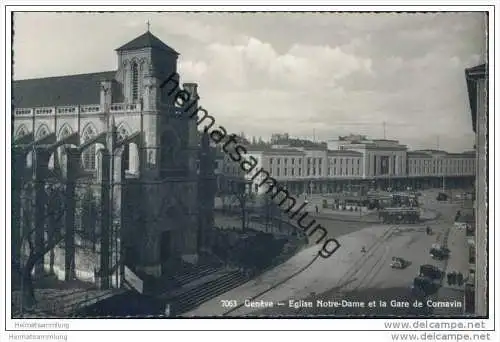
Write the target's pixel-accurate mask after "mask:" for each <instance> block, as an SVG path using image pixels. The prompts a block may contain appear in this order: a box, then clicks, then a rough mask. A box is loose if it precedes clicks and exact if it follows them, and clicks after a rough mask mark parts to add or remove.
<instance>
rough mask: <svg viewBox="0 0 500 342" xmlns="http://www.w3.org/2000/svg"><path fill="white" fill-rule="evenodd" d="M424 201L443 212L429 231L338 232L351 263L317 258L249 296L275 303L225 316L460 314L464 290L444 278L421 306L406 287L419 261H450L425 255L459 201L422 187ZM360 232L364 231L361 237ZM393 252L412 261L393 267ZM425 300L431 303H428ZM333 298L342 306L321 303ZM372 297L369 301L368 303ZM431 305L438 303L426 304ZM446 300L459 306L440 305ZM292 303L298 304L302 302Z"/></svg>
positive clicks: (443, 236)
mask: <svg viewBox="0 0 500 342" xmlns="http://www.w3.org/2000/svg"><path fill="white" fill-rule="evenodd" d="M422 202H423V203H422V205H423V207H426V208H432V209H433V210H436V211H438V212H439V213H440V214H441V215H440V216H439V217H438V218H437V219H436V220H435V221H432V222H429V223H428V225H429V226H430V227H431V228H432V230H433V234H432V235H426V233H425V227H426V225H427V223H424V224H421V225H390V226H384V225H375V226H372V227H370V228H366V229H364V230H362V231H360V232H357V233H358V234H357V238H356V240H357V241H358V243H355V241H352V240H351V239H349V235H348V236H345V237H341V238H340V243H341V244H342V246H343V248H350V250H349V252H348V253H347V254H348V259H349V267H347V268H345V267H339V266H341V265H339V262H340V264H345V263H346V262H347V261H348V260H346V258H343V257H342V255H334V256H332V257H331V258H329V259H321V258H320V259H318V260H317V261H316V262H314V263H313V264H312V265H311V266H310V267H309V268H308V269H307V270H305V271H304V272H302V273H300V274H298V275H297V276H295V277H294V278H293V279H291V280H290V281H289V282H285V283H283V284H281V285H278V286H277V287H275V288H273V289H272V290H270V291H268V292H267V293H265V294H263V295H262V296H259V297H257V298H254V299H253V301H261V300H262V301H264V302H273V303H274V304H275V306H274V307H272V308H266V309H262V310H255V308H251V307H248V306H242V307H240V308H238V309H236V310H234V311H232V312H230V313H229V314H228V315H229V316H305V315H336V316H347V315H356V316H358V315H363V316H364V315H367V316H371V315H377V316H393V315H394V316H416V315H418V316H421V315H422V316H429V315H445V316H456V315H459V314H460V313H462V312H463V308H462V307H459V306H460V304H457V302H458V303H462V304H463V290H462V289H452V288H450V287H448V286H447V285H446V284H444V282H443V285H444V286H443V287H442V288H441V289H439V290H438V291H437V293H435V294H433V295H431V296H429V297H428V298H426V299H425V300H423V303H422V306H421V307H419V306H418V305H417V307H414V302H415V298H413V297H412V295H411V292H410V286H411V284H412V281H413V278H414V277H415V276H417V274H418V270H419V267H420V265H422V264H431V265H435V266H437V267H439V268H440V269H441V270H444V271H446V270H447V265H448V261H446V260H445V261H437V260H433V259H432V258H431V257H430V255H429V249H430V247H431V245H432V244H433V243H436V242H439V243H442V242H443V240H444V239H446V238H447V236H448V234H449V230H450V229H453V228H452V226H453V219H454V215H455V213H456V210H457V209H458V204H452V203H441V202H437V201H436V200H435V194H434V191H430V192H426V193H425V194H424V195H423V197H422ZM327 227H328V225H327ZM329 230H331V231H332V234H334V233H335V230H336V229H335V228H329ZM361 233H363V234H364V236H361V235H360V234H361ZM370 233H371V234H372V235H373V237H372V238H371V239H370V238H367V236H368V234H370ZM363 240H364V241H366V242H363V243H364V246H365V247H366V253H362V252H361V247H362V246H361V244H360V243H359V242H360V241H363ZM455 253H456V252H455ZM462 253H464V254H465V253H466V251H465V250H463V251H462ZM343 254H345V251H344V253H343ZM394 256H396V257H401V258H404V259H406V260H408V261H410V265H409V266H408V267H407V268H405V269H393V268H391V267H390V263H391V259H392V257H394ZM451 258H453V255H452V256H451ZM305 283H308V284H307V286H305V287H302V288H301V286H300V285H299V284H305ZM325 283H327V284H325ZM290 300H292V301H293V300H295V301H298V300H303V301H304V302H303V303H302V304H303V305H302V306H306V307H293V304H294V303H293V302H292V303H290ZM428 300H430V301H432V302H433V303H434V304H433V303H431V302H427V301H428ZM318 301H319V302H318ZM335 301H337V302H338V303H337V305H338V306H340V307H336V308H335V307H333V306H335V305H334V304H332V303H330V305H328V303H326V304H325V302H335ZM342 301H343V302H342ZM373 301H375V302H374V303H373ZM391 301H392V303H391ZM307 302H309V303H307ZM370 302H372V304H371V307H370V305H369V303H370ZM384 303H385V304H386V305H384ZM391 304H392V305H391ZM278 305H279V306H278ZM342 305H343V306H344V307H342ZM433 305H438V306H441V307H439V308H433V307H429V306H433ZM450 305H455V306H458V307H453V308H450V307H442V306H450ZM296 306H301V305H300V302H299V303H298V304H296Z"/></svg>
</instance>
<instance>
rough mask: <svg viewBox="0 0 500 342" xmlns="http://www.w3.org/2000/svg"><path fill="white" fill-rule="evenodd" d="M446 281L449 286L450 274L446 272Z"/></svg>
mask: <svg viewBox="0 0 500 342" xmlns="http://www.w3.org/2000/svg"><path fill="white" fill-rule="evenodd" d="M446 280H447V282H448V286H451V272H448V273H447V274H446Z"/></svg>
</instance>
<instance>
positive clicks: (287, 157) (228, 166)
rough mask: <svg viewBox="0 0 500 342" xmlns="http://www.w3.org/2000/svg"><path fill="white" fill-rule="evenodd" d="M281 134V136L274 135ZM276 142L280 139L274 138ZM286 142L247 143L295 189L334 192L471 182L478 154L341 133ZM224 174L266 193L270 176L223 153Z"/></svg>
mask: <svg viewBox="0 0 500 342" xmlns="http://www.w3.org/2000/svg"><path fill="white" fill-rule="evenodd" d="M275 136H277V135H275ZM275 141H276V142H277V141H278V139H275ZM287 141H288V142H289V143H288V144H285V141H283V140H280V142H281V143H280V144H275V145H269V146H255V145H253V146H247V149H248V153H247V156H248V157H249V156H252V157H254V158H255V159H256V160H257V161H258V165H257V167H256V168H255V170H259V169H262V170H264V171H266V172H267V173H268V174H269V176H270V177H273V178H274V179H275V180H277V181H278V182H279V183H280V185H281V186H284V187H285V188H286V189H288V190H289V191H290V192H291V193H295V194H301V193H335V192H344V191H347V190H350V189H352V188H359V187H364V188H389V187H392V188H395V189H406V188H407V187H412V188H425V187H430V186H433V187H457V186H467V185H470V186H471V185H472V183H473V179H474V174H475V168H474V160H475V153H474V151H472V152H464V153H447V152H445V151H437V150H420V151H408V148H407V146H406V145H402V144H400V143H399V141H397V140H382V139H379V140H375V139H367V138H366V137H365V136H361V135H356V136H355V135H351V136H346V137H339V138H338V139H336V140H331V141H329V142H328V143H327V144H325V143H314V142H310V141H309V142H308V141H302V140H299V139H293V138H289V137H288V136H287ZM223 160H224V165H223V167H221V169H220V172H221V173H222V174H223V175H224V177H225V179H232V180H233V181H237V182H243V181H245V182H251V183H252V185H251V186H249V187H250V189H249V190H250V191H251V192H254V193H259V194H260V193H263V192H266V191H267V188H266V187H265V186H261V184H262V182H263V181H265V178H266V177H267V175H266V174H265V173H263V172H261V173H260V174H259V175H258V176H256V177H254V173H248V174H247V173H246V172H244V171H243V170H241V168H240V165H239V163H235V162H233V161H232V160H231V159H230V158H229V157H228V156H225V157H224V158H223Z"/></svg>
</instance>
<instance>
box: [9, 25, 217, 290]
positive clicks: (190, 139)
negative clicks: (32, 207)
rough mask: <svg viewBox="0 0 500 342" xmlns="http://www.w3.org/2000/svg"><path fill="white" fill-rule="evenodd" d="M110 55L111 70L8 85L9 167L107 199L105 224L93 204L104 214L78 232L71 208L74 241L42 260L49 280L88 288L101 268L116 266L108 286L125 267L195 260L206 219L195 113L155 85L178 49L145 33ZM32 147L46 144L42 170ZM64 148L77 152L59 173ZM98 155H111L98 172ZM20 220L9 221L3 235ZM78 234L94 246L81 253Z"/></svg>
mask: <svg viewBox="0 0 500 342" xmlns="http://www.w3.org/2000/svg"><path fill="white" fill-rule="evenodd" d="M115 52H116V59H117V69H116V70H111V71H106V72H96V73H89V74H79V75H68V76H57V77H47V78H37V79H25V80H16V81H14V82H13V150H14V149H16V148H17V149H18V150H22V151H23V152H22V158H21V159H22V163H21V164H19V163H18V164H16V165H17V167H22V168H25V169H26V170H33V169H35V168H36V169H37V170H39V169H40V168H43V167H46V170H45V171H46V172H45V173H44V175H45V176H44V177H45V178H46V179H49V178H51V177H52V179H55V180H56V181H61V182H63V183H65V182H66V183H67V182H68V179H70V178H71V179H74V180H75V182H76V183H77V184H80V183H81V184H89V183H90V184H92V185H93V186H94V190H93V191H94V193H96V194H97V195H96V197H97V198H98V200H99V201H100V203H102V202H106V200H107V199H106V198H109V201H110V202H111V203H112V204H111V209H109V208H108V209H109V211H110V212H111V214H110V215H111V216H112V218H111V219H110V221H111V222H112V224H110V225H106V224H105V223H103V221H106V220H107V219H108V217H107V216H106V213H105V212H106V210H108V209H106V207H105V206H104V207H103V206H102V205H100V207H99V206H98V207H99V208H101V209H102V208H104V212H100V213H98V214H97V215H96V216H97V219H96V220H95V222H94V223H91V224H90V225H88V224H87V227H82V223H81V222H79V221H78V220H79V218H78V210H76V211H75V212H76V213H77V214H76V216H75V219H74V222H75V224H74V226H75V228H74V229H75V232H73V233H72V234H74V239H72V241H70V242H67V241H68V239H66V244H67V245H68V244H69V245H73V244H74V245H75V246H76V247H75V248H74V249H73V250H69V249H68V248H69V247H68V246H67V245H66V246H65V247H61V248H60V250H61V251H60V253H59V254H58V252H57V251H56V253H55V256H54V255H52V259H53V260H52V261H51V262H50V269H51V271H53V272H54V273H55V274H56V275H58V277H59V278H65V279H69V278H78V279H82V280H86V281H95V282H97V281H99V279H98V278H99V274H100V275H101V276H103V277H104V278H106V274H104V275H103V272H104V273H106V269H107V270H108V271H109V272H108V273H110V272H114V270H116V269H120V268H121V269H122V271H121V272H117V273H116V278H114V279H116V284H118V283H119V281H118V278H120V275H119V273H120V274H123V267H125V266H126V267H127V269H129V270H132V271H133V272H136V273H137V274H147V275H150V276H154V277H159V276H162V274H163V273H165V269H164V265H165V264H167V263H168V262H169V261H171V260H173V259H175V260H177V259H178V260H182V261H183V262H188V263H197V262H198V258H199V255H200V252H201V251H203V247H204V246H203V236H204V231H206V230H207V229H209V228H210V226H211V222H213V218H212V213H211V210H212V207H213V205H212V203H213V196H214V195H213V194H212V191H209V190H210V189H212V187H211V186H210V184H211V182H212V178H211V177H212V174H213V170H212V169H213V161H211V158H212V154H211V151H210V147H209V144H208V140H207V139H206V138H205V139H203V138H202V135H201V134H200V133H199V132H198V130H197V125H196V117H193V118H190V117H189V115H179V113H180V112H181V109H180V108H178V105H176V103H175V98H174V97H173V96H174V95H175V94H172V93H173V92H172V89H171V87H170V88H169V87H167V88H168V89H166V88H165V89H163V88H162V87H161V84H162V82H163V81H164V80H165V79H167V78H168V77H170V76H171V75H176V77H178V76H177V62H178V57H179V53H178V52H176V51H175V50H174V49H172V48H171V47H169V46H168V45H166V44H165V43H164V42H162V41H161V40H160V39H159V38H157V37H156V36H155V35H153V34H152V33H151V32H150V31H149V28H148V31H147V32H146V33H144V34H142V35H140V36H139V37H137V38H135V39H133V40H131V41H130V42H128V43H126V44H124V45H122V46H121V47H119V48H117V49H116V50H115ZM176 79H177V80H178V78H176ZM182 88H183V89H184V90H185V91H187V92H188V93H189V94H190V95H191V97H190V101H195V102H197V101H198V100H199V96H198V89H197V84H196V83H184V84H182ZM185 105H188V106H192V107H191V108H197V107H198V106H197V105H194V106H193V103H192V102H189V103H187V104H185ZM40 146H49V147H50V146H52V147H54V146H55V147H54V148H53V151H52V150H51V153H50V157H49V158H48V160H47V163H46V165H43V162H42V161H41V160H42V159H40V158H39V157H38V155H34V153H36V151H38V150H37V148H39V147H40ZM21 147H22V148H21ZM49 147H47V148H49ZM68 147H73V148H76V150H77V154H78V160H79V162H78V167H76V168H75V169H74V171H70V170H64V165H69V164H68V163H67V162H65V161H67V160H68V158H69V157H68V154H67V153H68V152H67V148H68ZM118 150H119V151H121V152H117V151H118ZM34 151H35V152H34ZM103 151H108V152H109V155H110V156H111V157H110V158H111V162H110V164H109V165H108V166H106V165H104V164H103V161H105V159H103V158H104V157H103V155H105V153H104V152H103ZM118 155H119V156H120V157H119V158H118V159H119V162H117V160H118V159H117V156H118ZM203 158H205V159H206V160H204V159H203ZM35 164H36V165H35ZM108 168H109V169H110V170H108ZM72 170H73V169H72ZM117 170H118V171H117ZM30 172H31V173H30ZM37 172H38V171H37ZM40 172H41V171H40ZM35 173H36V172H33V171H28V172H25V173H23V175H24V176H23V177H24V180H23V181H21V183H22V182H28V181H31V180H32V178H31V177H32V175H34V174H35ZM70 173H72V174H70ZM26 175H29V176H26ZM108 176H109V177H108ZM33 177H35V176H33ZM107 178H109V179H111V181H110V187H109V189H108V190H106V191H107V192H103V191H101V190H99V189H101V184H104V183H103V182H104V181H105V180H106V179H107ZM78 186H79V185H77V187H78ZM96 189H97V190H96ZM200 189H201V191H200ZM103 194H104V195H103ZM108 196H110V197H108ZM22 211H23V210H22V209H20V210H19V212H20V214H19V215H20V216H21V215H22ZM108 216H109V215H108ZM34 220H37V218H35V219H34ZM80 221H82V220H81V218H80ZM22 222H23V220H22V219H21V218H20V223H19V224H17V223H14V220H13V239H14V238H15V237H14V233H15V232H16V229H20V228H21V227H19V226H20V225H22V224H23V223H22ZM65 222H66V225H67V224H68V222H72V221H71V220H69V221H68V220H66V221H65ZM29 224H35V225H38V226H43V224H44V223H41V222H36V223H29ZM14 226H15V227H14ZM66 230H68V227H66ZM79 230H82V234H80V233H79ZM87 230H89V233H88V234H83V232H84V231H87ZM105 230H109V231H108V232H106V233H105ZM16 234H17V233H16ZM71 236H73V235H71ZM85 236H97V247H96V245H95V244H94V245H93V246H92V248H90V247H89V248H88V250H85V248H84V247H85V246H86V245H85V244H83V243H80V241H82V240H84V239H85ZM103 236H106V237H105V238H104V239H103ZM94 242H95V241H94ZM108 242H109V246H107V247H106V246H105V245H107V244H108ZM115 245H116V246H119V247H114V246H115ZM56 250H57V249H56ZM103 251H108V252H106V253H104V252H103ZM52 254H53V252H52ZM68 254H71V255H70V256H69V257H68V256H67V255H68ZM104 254H106V255H104ZM46 259H47V258H46ZM59 259H60V260H59ZM105 259H109V260H105ZM113 259H115V260H114V261H113ZM54 260H55V261H54ZM58 260H59V261H58ZM65 260H66V261H65ZM47 263H48V261H47V260H46V261H45V269H47V268H48V267H49V266H47ZM162 269H163V271H162ZM109 279H112V277H110V278H109ZM101 281H102V280H101ZM107 281H108V282H112V280H107ZM113 286H114V285H113Z"/></svg>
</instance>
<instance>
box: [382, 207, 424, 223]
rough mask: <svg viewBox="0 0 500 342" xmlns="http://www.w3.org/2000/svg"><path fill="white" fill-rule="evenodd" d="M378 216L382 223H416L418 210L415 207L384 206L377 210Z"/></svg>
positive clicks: (418, 215) (418, 217) (418, 216)
mask: <svg viewBox="0 0 500 342" xmlns="http://www.w3.org/2000/svg"><path fill="white" fill-rule="evenodd" d="M378 217H379V219H380V220H381V221H382V222H383V223H389V224H391V223H411V224H414V223H418V222H419V220H420V210H419V209H417V208H384V209H381V210H379V212H378Z"/></svg>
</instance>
